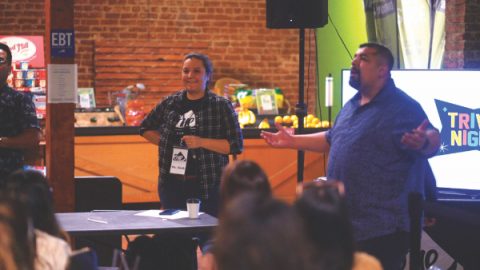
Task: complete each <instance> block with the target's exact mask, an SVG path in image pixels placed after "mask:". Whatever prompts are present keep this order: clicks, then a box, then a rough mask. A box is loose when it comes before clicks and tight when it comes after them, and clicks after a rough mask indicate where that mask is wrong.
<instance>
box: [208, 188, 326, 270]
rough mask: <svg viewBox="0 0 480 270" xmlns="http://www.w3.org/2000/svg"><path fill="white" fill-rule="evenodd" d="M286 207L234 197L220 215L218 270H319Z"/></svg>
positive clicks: (269, 199) (254, 196)
mask: <svg viewBox="0 0 480 270" xmlns="http://www.w3.org/2000/svg"><path fill="white" fill-rule="evenodd" d="M311 250H312V248H311V247H310V244H309V241H307V239H306V235H305V234H304V233H303V232H302V227H301V223H300V219H299V217H298V216H297V215H296V213H295V212H294V211H293V209H292V208H291V207H290V206H288V205H287V204H286V203H284V202H281V201H279V200H277V199H274V198H272V197H265V196H261V195H258V194H256V193H255V192H253V193H244V194H240V195H238V196H236V197H235V198H234V199H232V201H230V202H229V203H228V204H227V205H226V206H225V208H224V211H222V212H221V213H220V218H219V226H218V228H217V232H216V236H215V245H214V247H213V252H214V254H215V258H216V261H217V267H218V269H219V270H244V269H249V270H293V269H295V270H302V269H321V268H318V267H313V264H311V258H312V256H311V254H310V252H311Z"/></svg>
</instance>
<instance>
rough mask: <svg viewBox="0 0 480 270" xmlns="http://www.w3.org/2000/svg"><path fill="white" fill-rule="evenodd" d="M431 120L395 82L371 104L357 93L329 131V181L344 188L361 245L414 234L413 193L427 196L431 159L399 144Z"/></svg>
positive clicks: (356, 236) (390, 81)
mask: <svg viewBox="0 0 480 270" xmlns="http://www.w3.org/2000/svg"><path fill="white" fill-rule="evenodd" d="M424 119H427V116H426V114H425V112H424V111H423V109H422V108H421V106H420V105H419V104H418V103H417V102H416V101H415V100H413V99H412V98H410V97H409V96H408V95H407V94H405V93H404V92H403V91H401V90H400V89H398V88H396V86H395V84H394V82H393V80H389V81H388V83H387V84H386V86H385V87H384V88H383V89H382V90H381V91H380V93H379V94H378V95H377V96H375V97H374V98H373V99H372V100H371V101H370V102H369V103H367V104H365V105H363V106H360V94H359V93H357V94H356V95H355V96H354V97H353V98H352V99H351V100H350V101H349V102H348V103H347V104H345V106H344V108H343V109H342V110H341V111H340V113H339V115H338V116H337V119H336V122H335V125H334V126H333V128H332V129H331V130H329V131H328V132H327V140H328V142H329V143H330V153H329V161H328V169H327V177H328V179H329V180H333V179H334V180H340V181H342V182H344V184H345V192H346V200H347V204H348V206H349V211H350V215H351V219H352V223H353V228H354V233H355V238H356V240H366V239H371V238H374V237H378V236H382V235H387V234H390V233H394V232H396V231H398V230H401V231H408V230H409V219H408V209H407V207H408V194H409V193H410V192H412V191H417V192H420V193H422V194H423V188H424V186H423V177H424V173H425V169H424V168H425V166H426V158H425V157H422V156H420V154H419V153H417V152H415V151H412V150H409V149H407V148H406V147H405V146H403V145H402V143H401V142H400V140H401V137H402V135H403V134H404V133H405V132H409V131H412V130H413V129H415V128H417V127H418V126H419V125H420V124H421V123H422V121H423V120H424Z"/></svg>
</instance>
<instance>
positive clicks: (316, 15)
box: [267, 0, 328, 28]
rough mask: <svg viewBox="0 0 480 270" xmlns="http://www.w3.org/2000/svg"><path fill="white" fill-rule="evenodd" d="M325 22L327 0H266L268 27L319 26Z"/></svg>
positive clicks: (326, 19) (326, 18) (326, 17)
mask: <svg viewBox="0 0 480 270" xmlns="http://www.w3.org/2000/svg"><path fill="white" fill-rule="evenodd" d="M327 22H328V1H327V0H267V27H268V28H319V27H322V26H324V25H325V24H327Z"/></svg>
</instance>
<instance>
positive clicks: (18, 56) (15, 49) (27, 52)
mask: <svg viewBox="0 0 480 270" xmlns="http://www.w3.org/2000/svg"><path fill="white" fill-rule="evenodd" d="M0 42H1V43H5V44H7V45H8V46H9V47H10V50H11V51H12V56H13V62H14V63H18V62H23V61H25V62H28V64H29V66H31V67H33V68H43V67H45V56H44V49H43V36H0Z"/></svg>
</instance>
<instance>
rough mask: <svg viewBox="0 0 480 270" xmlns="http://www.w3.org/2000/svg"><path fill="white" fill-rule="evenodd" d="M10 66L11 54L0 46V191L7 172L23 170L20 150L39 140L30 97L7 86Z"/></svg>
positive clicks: (22, 155) (24, 149)
mask: <svg viewBox="0 0 480 270" xmlns="http://www.w3.org/2000/svg"><path fill="white" fill-rule="evenodd" d="M11 67H12V52H11V51H10V48H9V47H8V45H6V44H3V43H0V190H1V189H2V187H3V182H4V179H5V178H6V177H7V176H8V175H9V174H10V173H12V172H13V171H15V170H18V169H22V168H23V165H24V151H26V150H32V149H34V148H35V147H38V142H39V141H40V138H41V131H40V126H39V124H38V119H37V115H36V113H35V105H34V104H33V101H32V98H31V97H30V96H29V95H26V94H24V93H21V92H18V91H16V90H14V89H12V88H11V87H9V86H8V84H7V78H8V76H9V75H10V72H11Z"/></svg>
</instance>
